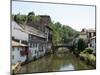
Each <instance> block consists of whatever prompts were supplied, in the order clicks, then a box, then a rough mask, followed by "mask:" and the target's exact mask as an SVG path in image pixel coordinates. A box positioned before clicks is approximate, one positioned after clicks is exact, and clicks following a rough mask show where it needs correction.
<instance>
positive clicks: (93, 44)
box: [90, 36, 96, 54]
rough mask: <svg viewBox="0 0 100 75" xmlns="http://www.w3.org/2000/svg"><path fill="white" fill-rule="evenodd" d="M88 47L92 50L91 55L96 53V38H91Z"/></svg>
mask: <svg viewBox="0 0 100 75" xmlns="http://www.w3.org/2000/svg"><path fill="white" fill-rule="evenodd" d="M90 47H91V48H92V49H93V54H95V53H96V37H95V36H94V37H92V38H91V41H90Z"/></svg>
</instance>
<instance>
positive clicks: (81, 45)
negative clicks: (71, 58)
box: [77, 38, 86, 53]
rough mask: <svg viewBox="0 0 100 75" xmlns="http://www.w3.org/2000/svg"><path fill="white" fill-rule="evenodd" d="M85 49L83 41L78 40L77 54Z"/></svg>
mask: <svg viewBox="0 0 100 75" xmlns="http://www.w3.org/2000/svg"><path fill="white" fill-rule="evenodd" d="M85 48H86V44H85V41H84V40H83V39H81V38H80V39H79V40H78V47H77V49H78V53H80V52H81V51H83V50H84V49H85Z"/></svg>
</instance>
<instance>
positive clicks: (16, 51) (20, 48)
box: [12, 41, 27, 64]
mask: <svg viewBox="0 0 100 75" xmlns="http://www.w3.org/2000/svg"><path fill="white" fill-rule="evenodd" d="M25 50H27V45H25V44H21V43H19V42H16V41H12V64H16V63H24V62H25V61H26V58H27V56H26V53H25Z"/></svg>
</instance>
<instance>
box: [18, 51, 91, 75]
mask: <svg viewBox="0 0 100 75" xmlns="http://www.w3.org/2000/svg"><path fill="white" fill-rule="evenodd" d="M80 69H93V67H91V66H88V65H86V64H85V63H84V62H83V61H80V60H79V59H78V58H76V57H75V56H74V55H73V54H70V53H61V54H59V53H57V54H51V55H47V56H44V57H42V58H40V59H38V60H36V61H33V62H31V63H29V64H26V65H24V66H22V69H21V70H20V72H19V73H33V72H49V71H50V72H51V71H65V70H66V71H68V70H80Z"/></svg>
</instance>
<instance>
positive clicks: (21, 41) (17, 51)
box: [11, 20, 28, 64]
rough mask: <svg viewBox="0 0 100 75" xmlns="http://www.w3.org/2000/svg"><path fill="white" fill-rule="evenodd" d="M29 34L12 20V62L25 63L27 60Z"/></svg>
mask: <svg viewBox="0 0 100 75" xmlns="http://www.w3.org/2000/svg"><path fill="white" fill-rule="evenodd" d="M27 45H28V34H27V33H26V32H24V30H23V28H22V27H21V26H20V25H19V24H17V23H16V22H15V21H13V20H12V51H11V52H12V64H16V63H17V62H20V63H23V62H25V60H27V52H28V47H27Z"/></svg>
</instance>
